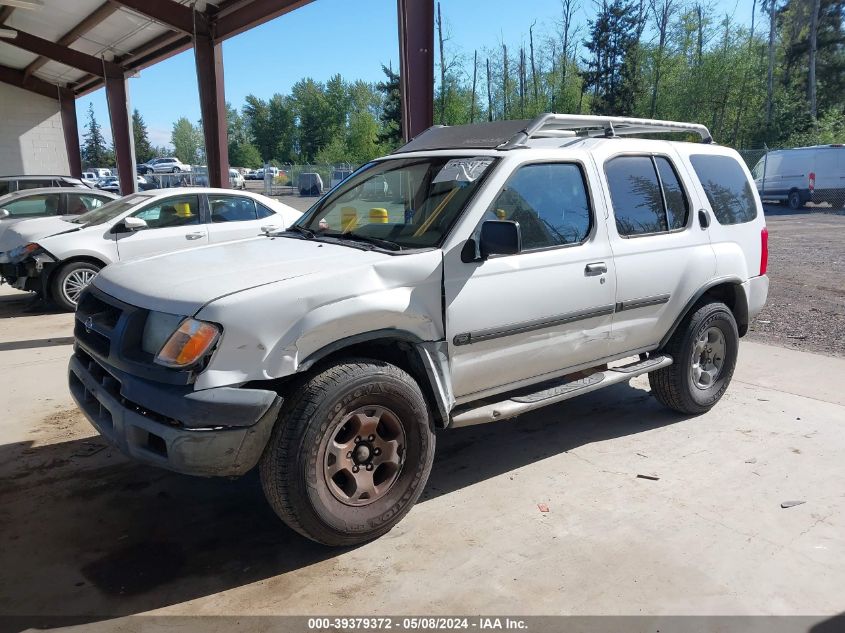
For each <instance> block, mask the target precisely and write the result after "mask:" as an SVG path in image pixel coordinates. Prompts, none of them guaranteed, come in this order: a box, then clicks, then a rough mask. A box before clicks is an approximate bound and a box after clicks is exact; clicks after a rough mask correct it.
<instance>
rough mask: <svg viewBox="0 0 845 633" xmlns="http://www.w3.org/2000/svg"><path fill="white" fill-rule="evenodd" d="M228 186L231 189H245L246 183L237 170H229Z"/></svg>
mask: <svg viewBox="0 0 845 633" xmlns="http://www.w3.org/2000/svg"><path fill="white" fill-rule="evenodd" d="M229 186H230V187H231V188H232V189H246V181H245V180H244V177H243V176H242V175H241V172H239V171H238V170H237V169H230V170H229Z"/></svg>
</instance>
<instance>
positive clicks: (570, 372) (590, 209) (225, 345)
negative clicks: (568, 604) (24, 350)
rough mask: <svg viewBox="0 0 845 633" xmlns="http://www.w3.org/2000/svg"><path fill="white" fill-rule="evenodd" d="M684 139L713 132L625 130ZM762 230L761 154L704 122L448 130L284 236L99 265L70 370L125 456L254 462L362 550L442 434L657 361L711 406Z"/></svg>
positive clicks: (218, 470)
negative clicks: (756, 172)
mask: <svg viewBox="0 0 845 633" xmlns="http://www.w3.org/2000/svg"><path fill="white" fill-rule="evenodd" d="M669 132H682V133H685V134H687V135H690V134H697V135H699V136H700V137H701V140H702V142H701V143H690V142H673V141H667V140H655V139H642V138H625V137H630V136H632V135H644V134H667V133H669ZM370 183H375V185H374V186H373V185H371V184H370ZM373 187H375V189H376V190H377V191H381V192H383V191H384V188H385V187H387V195H384V194H382V196H381V197H380V199H379V200H378V201H371V200H369V199H368V198H369V197H370V196H369V194H370V193H372V189H373ZM767 236H768V233H767V231H766V223H765V219H764V217H763V208H762V205H761V203H760V198H759V196H758V195H757V192H756V190H755V188H754V185H753V181H752V179H751V174H750V173H749V171H748V169H747V167H746V166H745V164H744V163H743V161H742V159H741V158H740V157H739V155H738V154H737V152H735V151H734V150H732V149H729V148H726V147H720V146H718V145H714V144H712V142H711V138H710V133H709V131H708V130H707V128H706V127H704V126H703V125H697V124H692V123H677V122H670V121H652V120H645V119H628V118H619V117H603V116H574V115H554V114H549V115H543V116H541V117H539V118H537V119H536V120H534V121H529V122H526V121H496V122H494V123H489V124H488V123H485V124H478V125H461V126H456V127H433V128H430V129H429V130H427V131H425V132H423V133H422V134H420V135H418V136H417V137H415V138H414V139H413V140H412V141H411V142H409V143H408V144H407V145H405V146H404V147H401V148H399V149H398V150H396V151H395V152H394V153H393V154H391V155H390V156H387V157H384V158H381V159H377V160H375V161H373V162H371V163H369V164H368V165H367V166H366V167H364V168H362V169H361V170H359V171H358V172H356V174H355V175H354V176H351V177H349V178H348V179H346V180H345V181H344V182H343V183H341V184H340V185H338V186H337V187H336V188H335V189H333V190H332V191H331V192H330V193H329V194H328V195H326V196H325V197H323V198H322V199H320V200H319V201H318V202H317V203H316V204H315V205H314V206H313V207H311V209H310V210H309V211H308V212H307V213H306V214H305V215H304V216H303V217H302V218H301V219H300V220H299V221H298V222H297V223H296V224H295V225H294V226H293V227H291V228H290V230H289V231H286V232H284V233H280V234H276V235H275V236H268V237H264V238H257V239H254V240H247V241H242V242H239V243H237V244H231V245H228V246H225V247H218V248H215V247H209V248H204V249H199V250H194V251H190V252H183V253H175V254H169V255H162V256H159V257H153V258H148V259H143V260H140V261H134V262H128V263H126V264H119V265H117V266H110V267H108V268H107V269H106V270H104V271H103V273H102V274H101V275H99V276H98V277H97V278H96V279H95V280H94V282H93V284H92V285H91V286H90V287H89V289H88V290H87V291H86V292H85V293H84V294H83V296H82V298H81V300H80V303H79V309H78V310H77V313H76V329H75V336H76V346H75V352H74V356H73V357H72V358H71V361H70V367H69V376H68V381H69V387H70V391H71V393H72V395H73V397H74V399H75V400H76V402H77V403H78V405H79V407H80V408H81V409H82V411H83V412H84V413H85V415H86V416H87V417H88V419H89V420H90V421H91V422H92V424H93V425H94V426H95V427H96V428H97V429H98V430H99V432H100V433H101V434H102V435H103V436H104V437H105V438H106V439H107V440H108V441H110V442H112V443H113V444H115V445H117V446H118V447H120V448H121V449H122V450H123V451H124V452H126V453H127V454H129V455H130V456H131V457H132V458H133V459H136V460H139V461H142V462H146V463H148V464H153V465H156V466H161V467H165V468H170V469H173V470H177V471H180V472H185V473H192V474H197V475H206V476H211V475H215V476H236V475H242V474H244V473H246V472H247V471H249V470H250V469H252V468H253V467H255V466H258V467H259V471H260V477H261V482H262V486H263V489H264V492H265V496H266V498H267V500H268V502H269V503H270V505H271V506H272V507H273V509H274V510H275V511H276V513H277V514H278V515H279V517H280V518H281V519H282V520H283V521H285V522H286V523H287V524H288V525H289V526H290V527H291V528H292V529H294V530H296V531H297V532H300V533H301V534H303V535H305V536H307V537H309V538H311V539H314V540H315V541H319V542H321V543H326V544H329V545H344V546H348V545H352V544H355V543H361V542H364V541H367V540H370V539H373V538H376V537H378V536H380V535H382V534H384V533H386V532H387V531H388V530H390V528H391V527H392V526H393V525H395V524H396V522H397V521H399V520H400V519H401V518H402V517H403V516H404V515H405V514H406V513H407V512H408V511H409V510H410V508H411V506H412V505H413V504H414V502H415V501H416V500H417V498H418V497H419V495H420V494H421V492H422V490H423V488H424V487H425V483H426V480H427V478H428V475H429V472H430V470H431V467H432V463H433V459H434V446H435V436H434V432H435V429H444V428H449V427H461V426H467V425H470V424H480V423H484V422H494V421H500V420H505V419H509V418H514V417H516V416H518V415H521V414H523V413H526V412H528V411H532V410H534V409H538V408H540V407H544V406H548V405H551V404H555V403H558V402H561V401H563V400H566V399H568V398H572V397H575V396H578V395H580V394H584V393H588V392H591V391H594V390H596V389H601V388H604V387H607V386H610V385H615V384H619V383H623V382H627V381H629V380H630V379H631V378H633V377H634V376H639V375H642V374H648V376H649V382H650V385H651V389H652V392H653V394H654V396H655V397H656V399H657V400H658V401H659V402H660V403H662V404H664V405H666V406H667V407H669V408H671V409H674V410H675V411H678V412H680V413H681V414H683V415H686V416H690V415H698V414H701V413H703V412H705V411H707V410H709V409H710V408H711V407H713V406H714V405H715V404H716V403H717V402H718V401H719V399H720V398H721V397H722V395H723V394H724V393H725V391H726V389H727V388H728V385H729V383H730V382H731V377H732V376H733V371H734V367H735V364H736V360H737V354H738V353H739V341H740V337H741V336H743V335H744V334H745V333H746V332H747V330H748V325H749V323H750V322H751V320H752V319H753V318H754V316H755V315H756V314H758V313H759V311H760V310H761V308H762V307H763V305H764V303H765V301H766V297H767V293H768V285H769V282H768V277H767V276H766V264H767V253H768V250H767V249H768V245H767V244H768V242H767ZM162 280H166V283H162ZM177 385H178V386H177ZM610 397H611V398H612V397H613V396H612V395H610ZM558 417H560V416H558ZM478 437H479V438H481V437H483V433H482V434H479V436H478ZM508 450H509V448H508V446H506V445H498V446H491V447H490V456H489V458H490V459H491V460H496V459H497V453H501V452H505V453H507V451H508ZM455 520H456V519H455V517H454V516H452V517H450V521H455ZM466 521H467V524H471V521H472V519H471V518H470V517H467V518H466Z"/></svg>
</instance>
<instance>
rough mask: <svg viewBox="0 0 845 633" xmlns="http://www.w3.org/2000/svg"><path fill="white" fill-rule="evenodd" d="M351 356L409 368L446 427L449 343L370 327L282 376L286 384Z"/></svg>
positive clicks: (449, 402) (435, 416)
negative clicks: (294, 371) (318, 368)
mask: <svg viewBox="0 0 845 633" xmlns="http://www.w3.org/2000/svg"><path fill="white" fill-rule="evenodd" d="M351 356H355V357H363V358H371V359H373V360H380V361H383V362H386V363H390V364H392V365H396V366H397V367H399V368H400V369H402V370H403V371H406V372H407V373H408V374H409V375H410V376H411V377H412V378H413V379H414V380H415V381H416V383H417V384H418V385H419V387H420V391H421V392H422V394H423V397H424V398H425V400H426V403H427V404H428V406H429V410H430V411H431V412H432V417H433V419H434V423H435V425H436V426H437V427H440V428H443V427H444V426H446V424H447V422H448V419H449V411H450V410H451V407H452V404H453V398H452V395H451V390H450V388H449V385H450V384H451V383H450V382H449V380H448V377H447V376H446V375H445V372H448V357H447V354H446V343H445V341H424V340H423V339H421V338H420V337H419V336H418V335H416V334H414V333H413V332H410V331H408V330H401V329H396V328H386V329H380V330H371V331H369V332H362V333H360V334H354V335H352V336H348V337H346V338H342V339H339V340H337V341H332V342H331V343H329V344H328V345H325V346H323V347H321V348H320V349H318V350H316V351H314V352H312V353H311V354H309V355H308V356H307V357H306V358H304V359H303V360H302V362H300V363H299V365H298V366H297V370H296V373H294V374H291V375H289V376H286V377H285V378H283V379H282V380H283V383H286V382H289V381H291V380H296V379H298V378H301V377H302V376H303V375H307V374H308V373H309V372H311V371H313V370H314V368H315V367H318V366H320V365H324V364H326V363H329V362H331V361H332V360H335V359H340V358H344V357H351ZM281 390H284V386H283V385H282V386H281Z"/></svg>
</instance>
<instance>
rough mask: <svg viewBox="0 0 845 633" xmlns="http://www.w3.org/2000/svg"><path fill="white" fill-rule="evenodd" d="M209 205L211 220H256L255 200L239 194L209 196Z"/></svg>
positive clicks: (215, 221) (214, 221)
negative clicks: (238, 195) (241, 196)
mask: <svg viewBox="0 0 845 633" xmlns="http://www.w3.org/2000/svg"><path fill="white" fill-rule="evenodd" d="M208 206H209V207H210V208H211V221H212V222H213V223H219V222H243V221H245V220H254V219H255V218H256V215H255V202H254V201H253V200H252V199H251V198H240V197H237V196H209V197H208Z"/></svg>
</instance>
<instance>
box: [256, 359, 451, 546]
mask: <svg viewBox="0 0 845 633" xmlns="http://www.w3.org/2000/svg"><path fill="white" fill-rule="evenodd" d="M434 443H435V438H434V432H433V430H432V424H431V419H430V416H429V414H428V408H427V406H426V402H425V399H424V398H423V395H422V393H421V392H420V389H419V387H418V386H417V384H416V382H415V381H414V379H413V378H411V376H410V375H408V374H407V373H406V372H404V371H403V370H401V369H399V368H398V367H396V366H395V365H390V364H388V363H384V362H381V361H376V360H370V359H343V360H338V361H335V362H333V363H331V364H328V365H325V366H323V367H322V368H321V369H319V370H318V371H317V373H315V374H314V375H312V376H311V377H310V378H308V379H307V380H306V381H305V382H304V383H303V384H301V385H300V386H299V388H298V389H297V390H296V391H295V392H294V393H293V394H292V395H291V397H290V399H289V400H287V401H286V402H285V405H284V406H283V408H282V412H281V413H280V415H279V420H278V422H277V423H276V427H275V428H274V429H273V434H272V436H271V438H270V441H269V443H268V445H267V448H266V449H265V451H264V455H263V456H262V458H261V462H260V472H261V484H262V487H263V488H264V494H265V496H266V497H267V501H268V502H269V503H270V505H271V506H272V508H273V510H275V512H276V514H278V515H279V517H280V518H281V519H282V520H283V521H284V522H285V523H286V524H287V525H288V526H289V527H291V528H292V529H294V530H296V531H297V532H299V533H300V534H302V535H304V536H306V537H308V538H310V539H312V540H314V541H317V542H319V543H323V544H325V545H332V546H343V545H354V544H357V543H363V542H365V541H369V540H371V539H374V538H377V537H379V536H381V535H382V534H385V533H386V532H388V531H389V530H390V529H391V528H392V527H393V526H394V525H396V523H398V522H399V520H400V519H401V518H402V517H404V516H405V514H407V513H408V511H409V510H410V509H411V507H412V506H413V505H414V503H415V502H416V500H417V499H418V498H419V496H420V494H421V493H422V490H423V487H424V486H425V483H426V481H427V479H428V475H429V473H430V472H431V464H432V461H433V459H434Z"/></svg>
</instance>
